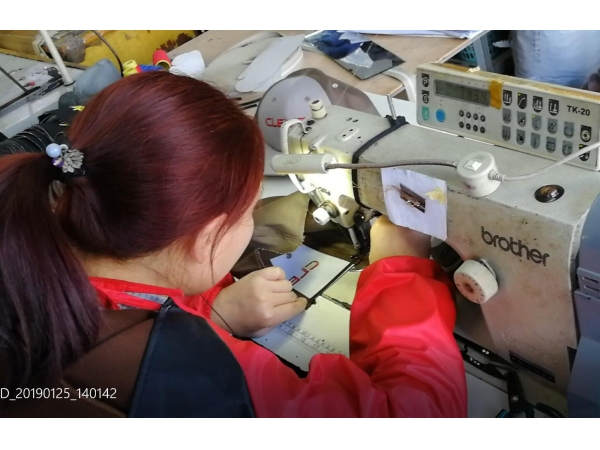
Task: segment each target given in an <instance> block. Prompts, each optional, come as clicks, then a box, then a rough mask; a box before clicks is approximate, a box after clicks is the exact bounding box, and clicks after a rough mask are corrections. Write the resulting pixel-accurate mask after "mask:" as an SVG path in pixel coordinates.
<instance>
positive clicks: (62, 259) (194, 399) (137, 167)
mask: <svg viewBox="0 0 600 450" xmlns="http://www.w3.org/2000/svg"><path fill="white" fill-rule="evenodd" d="M66 133H67V136H66V139H64V140H62V141H57V142H56V143H54V144H51V145H49V146H48V147H47V148H46V154H14V155H8V156H5V157H3V158H1V159H0V387H1V388H2V389H4V391H3V392H5V393H7V392H8V393H10V396H9V397H10V398H15V397H16V398H19V396H20V398H21V399H23V400H22V401H14V402H12V403H10V402H9V400H8V399H5V396H2V398H3V400H0V411H1V414H2V415H4V416H9V417H16V416H22V417H34V416H45V417H52V416H59V417H115V416H116V417H125V416H130V417H141V416H144V417H150V416H154V417H156V416H159V417H172V416H179V417H181V416H190V417H255V416H258V417H464V416H466V386H465V375H464V369H463V363H462V358H461V355H460V353H459V350H458V348H457V345H456V343H455V342H454V339H453V335H452V330H453V327H454V320H455V309H454V303H453V300H452V297H451V292H450V288H449V284H448V282H447V280H446V278H445V276H444V274H443V271H442V270H441V269H440V268H439V267H438V266H437V265H436V264H435V263H434V262H433V261H431V260H430V259H429V258H428V257H429V238H428V237H426V236H423V235H420V234H418V233H415V232H412V231H409V230H406V229H401V228H398V227H396V226H394V225H392V224H391V223H390V222H389V221H387V219H385V218H380V219H378V220H377V222H376V223H375V225H374V227H373V229H372V234H371V241H372V251H371V254H370V262H371V265H370V266H369V267H368V268H366V269H365V270H364V271H363V273H362V274H361V277H360V281H359V285H358V290H357V293H356V299H355V301H354V303H353V306H352V311H351V329H350V339H351V342H350V349H351V352H350V358H346V357H343V356H340V355H317V356H315V357H314V358H313V359H312V360H311V363H310V370H309V373H308V375H307V376H305V377H301V376H299V375H297V374H296V373H295V372H294V371H293V370H292V369H290V368H289V367H288V366H286V365H284V364H283V363H282V362H281V361H280V360H279V359H278V358H277V357H276V356H275V355H274V354H272V353H271V352H269V351H268V350H266V349H264V348H262V347H260V346H259V345H257V344H256V343H254V342H253V341H251V340H248V339H247V338H248V337H252V336H258V335H262V334H264V333H265V332H266V331H267V330H269V329H270V328H272V327H273V326H275V325H277V324H278V323H280V322H282V321H284V320H287V319H289V318H291V317H293V316H295V315H296V314H298V313H299V312H301V311H302V310H303V309H304V308H305V307H306V300H305V299H301V298H297V297H296V295H295V294H294V293H293V291H292V286H291V283H290V282H289V281H288V280H286V278H285V274H284V273H283V271H282V270H281V269H278V268H269V269H265V270H262V271H258V272H255V273H252V274H250V275H248V276H247V277H244V278H242V279H241V280H239V281H238V282H235V283H234V282H233V278H232V277H231V275H229V271H230V270H231V269H232V267H233V265H234V264H235V263H236V261H237V260H238V259H239V257H240V256H241V254H242V252H243V251H244V250H245V248H246V246H247V245H248V243H249V241H250V238H251V235H252V231H253V220H252V211H253V207H254V205H255V203H256V202H257V200H258V198H259V194H260V189H261V180H262V173H263V167H264V165H263V160H264V145H263V139H262V136H261V133H260V130H259V128H258V126H257V125H256V123H255V122H254V121H253V120H252V119H251V118H249V117H247V116H246V115H245V114H244V113H243V112H242V111H241V110H240V109H239V108H238V106H237V105H236V104H235V103H234V102H232V101H231V100H229V99H228V98H227V97H225V96H224V95H223V94H222V93H221V92H219V91H218V90H216V89H213V88H212V87H210V86H208V85H207V84H205V83H202V82H200V81H197V80H194V79H191V78H186V77H179V76H175V75H171V74H168V73H165V72H149V73H143V74H138V75H134V76H131V77H127V78H125V79H123V80H121V81H119V82H117V83H115V84H113V85H111V86H109V87H108V88H106V89H105V90H104V91H102V92H101V93H100V94H98V95H97V96H96V97H94V98H93V99H92V100H91V101H90V103H89V104H88V105H87V106H86V108H85V110H84V111H83V112H82V113H81V114H79V115H78V116H77V117H76V119H75V120H74V122H73V124H72V126H71V127H69V128H68V129H67V131H66ZM69 400H80V401H73V402H72V401H69Z"/></svg>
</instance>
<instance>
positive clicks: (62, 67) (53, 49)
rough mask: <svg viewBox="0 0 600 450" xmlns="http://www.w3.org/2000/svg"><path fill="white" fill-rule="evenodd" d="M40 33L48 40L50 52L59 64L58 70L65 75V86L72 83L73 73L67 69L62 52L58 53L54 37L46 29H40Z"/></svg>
mask: <svg viewBox="0 0 600 450" xmlns="http://www.w3.org/2000/svg"><path fill="white" fill-rule="evenodd" d="M40 34H41V35H42V37H43V38H44V41H46V45H47V46H48V50H50V54H51V55H52V58H53V59H54V62H55V63H56V65H57V66H58V70H60V74H61V75H62V77H63V80H64V82H65V86H70V85H72V84H73V79H72V78H71V75H70V74H69V71H68V70H67V66H65V63H64V62H63V60H62V58H61V57H60V53H58V50H57V49H56V46H55V45H54V42H53V41H52V38H51V37H50V35H49V34H48V32H47V31H46V30H40Z"/></svg>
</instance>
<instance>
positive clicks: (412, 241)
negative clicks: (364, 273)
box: [369, 216, 431, 264]
mask: <svg viewBox="0 0 600 450" xmlns="http://www.w3.org/2000/svg"><path fill="white" fill-rule="evenodd" d="M430 254H431V237H430V236H427V235H425V234H422V233H419V232H418V231H414V230H410V229H408V228H404V227H399V226H397V225H394V224H393V223H392V222H390V220H389V219H388V218H387V217H386V216H381V217H379V218H378V219H377V220H376V221H375V223H374V224H373V226H372V227H371V252H370V254H369V262H370V263H371V264H373V263H374V262H375V261H379V260H380V259H383V258H389V257H391V256H414V257H417V258H429V256H430Z"/></svg>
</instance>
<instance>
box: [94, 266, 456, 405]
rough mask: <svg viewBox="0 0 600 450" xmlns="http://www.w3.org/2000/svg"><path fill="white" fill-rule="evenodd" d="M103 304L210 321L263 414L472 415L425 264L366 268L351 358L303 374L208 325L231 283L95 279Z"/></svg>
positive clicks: (443, 291) (451, 312) (448, 301)
mask: <svg viewBox="0 0 600 450" xmlns="http://www.w3.org/2000/svg"><path fill="white" fill-rule="evenodd" d="M91 281H92V283H93V285H94V286H95V287H96V289H97V290H98V292H99V293H100V298H101V301H102V302H103V306H105V307H107V308H111V309H118V308H119V307H118V306H117V305H118V304H121V305H123V304H125V305H130V306H135V307H141V308H147V309H158V308H159V305H158V304H157V303H153V302H150V301H146V300H141V299H139V298H137V297H133V296H131V295H128V294H127V292H137V293H147V294H156V295H168V296H170V297H171V298H172V299H173V300H174V301H175V302H176V303H177V304H178V305H179V306H180V307H181V308H182V309H184V310H186V311H188V312H190V313H193V314H196V315H200V316H203V317H205V318H206V319H208V320H209V323H210V324H211V326H212V327H213V329H214V330H215V332H216V333H218V335H219V336H220V337H221V338H222V339H223V341H224V342H225V343H226V344H227V345H228V347H229V348H230V349H231V351H232V352H233V354H234V355H235V357H236V359H237V360H238V362H239V364H240V365H241V367H242V369H243V370H244V373H245V375H246V382H247V384H248V389H249V391H250V395H251V397H252V402H253V404H254V408H255V412H256V415H257V416H258V417H466V415H467V388H466V379H465V371H464V366H463V361H462V357H461V355H460V352H459V350H458V347H457V345H456V342H455V341H454V337H453V335H452V331H453V328H454V322H455V317H456V311H455V305H454V301H453V299H452V296H451V291H450V288H449V284H448V281H447V279H446V276H445V274H444V272H443V271H442V269H441V268H440V267H439V266H438V265H436V263H435V262H433V261H431V260H428V259H420V258H412V257H393V258H386V259H383V260H380V261H378V262H376V263H375V264H372V265H370V266H369V267H367V268H366V269H364V270H363V272H362V274H361V276H360V279H359V282H358V289H357V292H356V297H355V299H354V302H353V304H352V308H351V313H350V358H349V359H348V358H346V357H345V356H341V355H316V356H314V357H313V358H312V360H311V362H310V366H309V373H308V376H307V377H306V378H300V377H298V375H297V374H296V373H295V372H294V371H293V370H292V369H290V368H289V367H287V366H286V365H284V364H283V363H282V362H281V361H280V360H279V359H278V358H277V356H275V355H274V354H273V353H271V352H270V351H268V350H266V349H264V348H262V347H260V346H258V345H256V344H255V343H254V342H252V341H243V340H239V339H236V338H234V337H232V336H231V335H230V334H229V333H227V332H226V331H224V330H222V329H221V328H219V327H218V326H217V325H216V324H214V323H213V322H212V321H210V306H209V305H207V304H206V303H212V302H213V301H214V299H215V297H216V296H217V294H218V293H219V291H220V290H221V289H222V288H224V287H226V286H228V285H229V284H231V283H232V282H233V278H232V277H231V276H228V277H226V278H225V279H224V280H223V281H221V282H220V283H219V285H217V286H215V287H214V288H212V289H211V290H210V291H208V292H206V293H205V294H204V299H205V300H203V299H202V298H201V296H194V297H184V296H183V295H182V292H181V291H179V290H174V289H164V288H157V287H154V286H146V285H140V284H136V283H129V282H124V281H117V280H107V279H100V278H92V279H91Z"/></svg>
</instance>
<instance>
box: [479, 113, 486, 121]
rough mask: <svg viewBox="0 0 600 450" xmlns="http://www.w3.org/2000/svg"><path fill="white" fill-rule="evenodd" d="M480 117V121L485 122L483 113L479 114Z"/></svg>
mask: <svg viewBox="0 0 600 450" xmlns="http://www.w3.org/2000/svg"><path fill="white" fill-rule="evenodd" d="M480 119H481V121H482V122H485V116H484V115H483V114H482V115H481V117H480Z"/></svg>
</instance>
